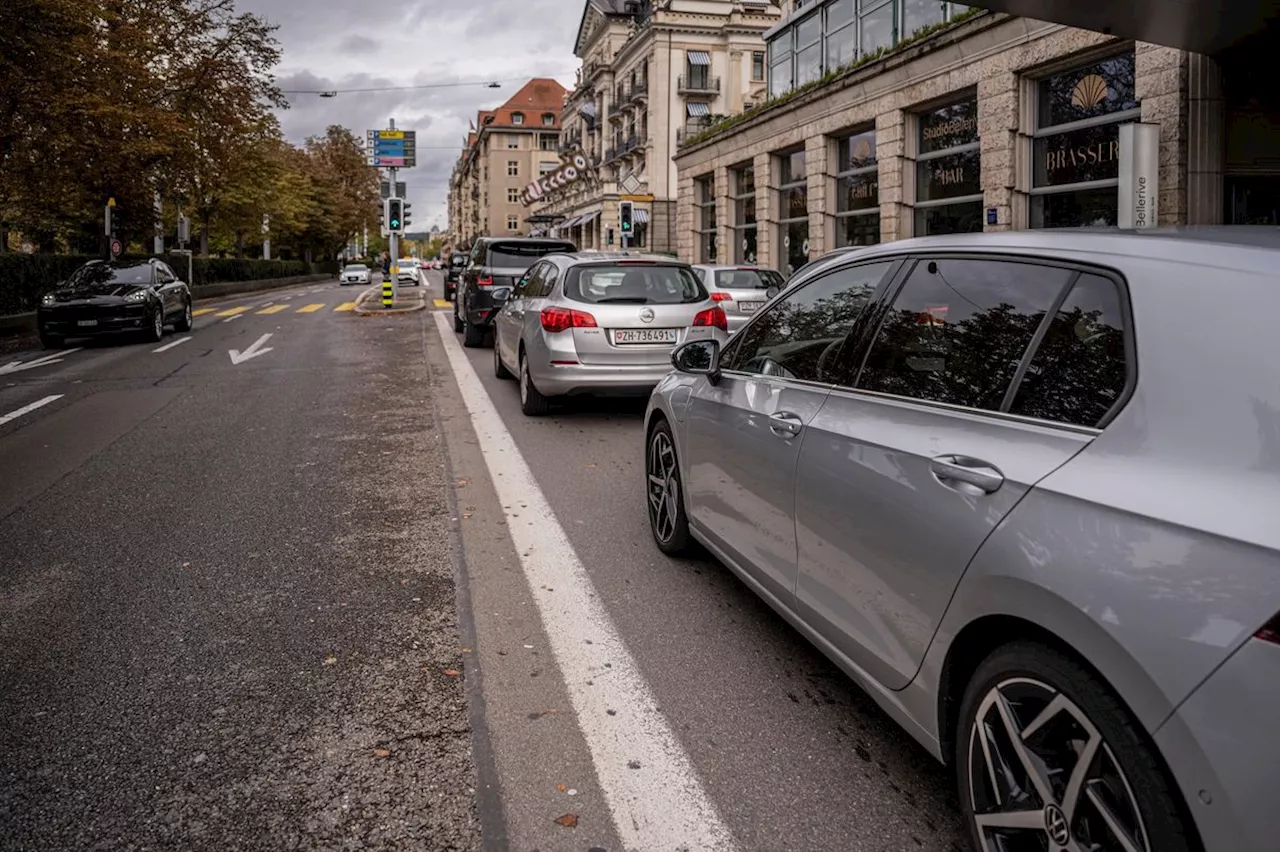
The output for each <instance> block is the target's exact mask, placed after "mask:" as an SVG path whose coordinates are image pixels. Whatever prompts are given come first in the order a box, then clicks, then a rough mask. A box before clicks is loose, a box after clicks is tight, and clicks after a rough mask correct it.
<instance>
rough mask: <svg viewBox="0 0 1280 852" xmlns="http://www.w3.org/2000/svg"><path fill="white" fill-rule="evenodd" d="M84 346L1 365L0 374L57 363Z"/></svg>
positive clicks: (4, 374)
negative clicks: (32, 359) (30, 359)
mask: <svg viewBox="0 0 1280 852" xmlns="http://www.w3.org/2000/svg"><path fill="white" fill-rule="evenodd" d="M83 348H84V347H83V346H77V347H76V348H75V349H64V350H62V351H61V352H54V353H53V354H52V355H42V356H40V357H39V358H36V359H35V360H34V361H14V362H12V363H9V364H5V365H4V366H3V367H0V376H7V375H8V374H9V373H18V372H21V371H23V370H30V369H31V368H32V367H47V366H49V365H50V364H56V363H58V362H59V361H61V360H62V359H63V358H65V357H67V356H68V355H70V354H71V353H72V352H79V351H80V350H81V349H83Z"/></svg>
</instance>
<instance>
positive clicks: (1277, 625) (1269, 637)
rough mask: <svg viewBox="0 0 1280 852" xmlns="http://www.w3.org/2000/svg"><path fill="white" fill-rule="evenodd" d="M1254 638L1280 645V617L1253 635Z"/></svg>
mask: <svg viewBox="0 0 1280 852" xmlns="http://www.w3.org/2000/svg"><path fill="white" fill-rule="evenodd" d="M1253 638H1254V639H1261V640H1262V641H1264V642H1271V643H1273V644H1276V645H1280V615H1277V616H1276V617H1275V618H1273V619H1271V620H1270V621H1268V622H1267V623H1266V624H1264V625H1262V627H1261V628H1259V629H1258V632H1257V633H1255V634H1253Z"/></svg>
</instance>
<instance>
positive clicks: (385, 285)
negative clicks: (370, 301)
mask: <svg viewBox="0 0 1280 852" xmlns="http://www.w3.org/2000/svg"><path fill="white" fill-rule="evenodd" d="M394 303H395V291H394V290H392V289H391V279H390V278H385V279H383V281H382V307H384V308H389V307H391V306H392V305H393V304H394Z"/></svg>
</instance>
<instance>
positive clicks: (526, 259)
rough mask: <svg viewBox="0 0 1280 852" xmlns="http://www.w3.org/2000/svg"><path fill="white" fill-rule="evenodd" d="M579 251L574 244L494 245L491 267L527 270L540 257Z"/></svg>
mask: <svg viewBox="0 0 1280 852" xmlns="http://www.w3.org/2000/svg"><path fill="white" fill-rule="evenodd" d="M572 251H577V246H575V245H574V244H573V243H494V244H493V245H491V246H489V266H497V267H507V268H511V267H520V268H524V269H527V268H529V267H530V266H533V262H534V261H535V260H537V259H538V258H540V257H543V256H544V255H548V254H556V253H558V252H572Z"/></svg>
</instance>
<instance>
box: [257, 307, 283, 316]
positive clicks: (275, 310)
mask: <svg viewBox="0 0 1280 852" xmlns="http://www.w3.org/2000/svg"><path fill="white" fill-rule="evenodd" d="M287 310H289V306H288V305H272V306H271V307H269V308H263V309H262V310H260V311H258V313H259V314H278V313H280V312H281V311H287Z"/></svg>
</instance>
